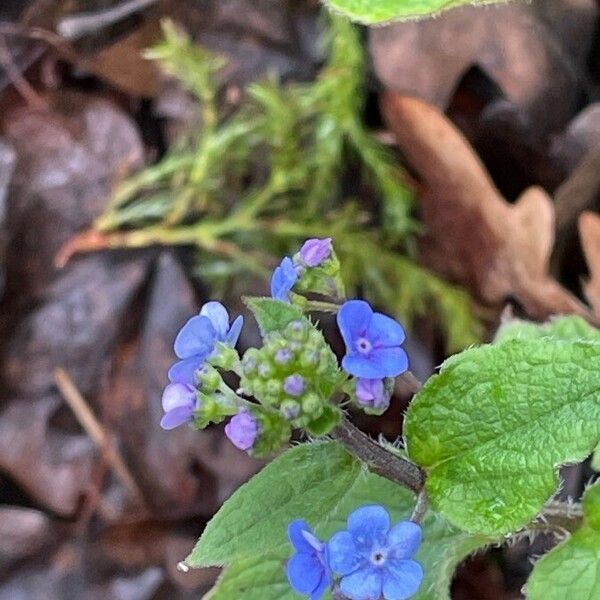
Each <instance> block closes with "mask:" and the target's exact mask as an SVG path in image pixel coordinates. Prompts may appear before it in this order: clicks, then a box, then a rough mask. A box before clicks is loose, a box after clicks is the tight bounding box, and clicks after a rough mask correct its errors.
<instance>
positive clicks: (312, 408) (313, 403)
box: [302, 393, 323, 417]
mask: <svg viewBox="0 0 600 600" xmlns="http://www.w3.org/2000/svg"><path fill="white" fill-rule="evenodd" d="M322 409H323V401H322V400H321V398H320V397H319V396H317V394H314V393H311V394H306V395H305V396H304V398H302V412H303V413H305V414H307V415H310V416H312V417H316V416H318V415H319V414H321V411H322Z"/></svg>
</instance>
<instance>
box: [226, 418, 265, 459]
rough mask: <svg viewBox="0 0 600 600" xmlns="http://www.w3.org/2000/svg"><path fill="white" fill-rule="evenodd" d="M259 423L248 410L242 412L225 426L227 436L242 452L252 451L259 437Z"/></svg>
mask: <svg viewBox="0 0 600 600" xmlns="http://www.w3.org/2000/svg"><path fill="white" fill-rule="evenodd" d="M258 429H259V428H258V423H257V421H256V419H255V418H254V417H253V416H252V415H251V414H250V413H249V412H248V411H246V410H241V411H240V412H239V413H238V414H237V415H235V416H234V417H232V418H231V420H230V421H229V423H227V425H225V435H226V436H227V437H228V438H229V441H230V442H231V443H232V444H233V445H234V446H235V447H236V448H239V449H240V450H245V451H248V450H251V449H252V446H254V442H255V441H256V438H257V437H258V434H259V430H258Z"/></svg>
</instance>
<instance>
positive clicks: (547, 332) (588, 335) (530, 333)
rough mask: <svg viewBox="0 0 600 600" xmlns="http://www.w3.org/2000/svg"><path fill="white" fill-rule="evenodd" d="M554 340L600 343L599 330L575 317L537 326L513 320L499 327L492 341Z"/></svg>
mask: <svg viewBox="0 0 600 600" xmlns="http://www.w3.org/2000/svg"><path fill="white" fill-rule="evenodd" d="M540 338H554V339H557V340H563V341H565V342H576V341H587V342H597V343H600V330H598V329H596V328H595V327H593V326H592V325H590V324H589V323H588V322H587V321H586V320H585V319H583V318H582V317H579V316H577V315H565V316H560V317H556V318H554V319H551V320H550V321H548V322H547V323H543V324H541V325H540V324H538V323H532V322H530V321H521V320H520V319H514V320H511V321H509V322H508V323H504V324H503V325H501V326H500V328H499V329H498V331H497V333H496V337H495V338H494V341H495V342H496V343H498V342H505V341H507V340H514V339H517V340H535V339H540Z"/></svg>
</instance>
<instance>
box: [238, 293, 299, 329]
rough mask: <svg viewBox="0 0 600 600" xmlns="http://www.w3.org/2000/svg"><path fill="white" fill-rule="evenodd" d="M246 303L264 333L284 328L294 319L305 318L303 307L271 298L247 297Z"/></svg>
mask: <svg viewBox="0 0 600 600" xmlns="http://www.w3.org/2000/svg"><path fill="white" fill-rule="evenodd" d="M244 303H245V304H246V306H247V307H248V308H249V309H250V310H251V311H252V313H253V314H254V318H255V319H256V322H257V323H258V327H259V328H260V331H261V333H262V334H263V335H264V334H265V333H269V332H271V331H279V330H281V329H284V328H285V326H286V325H288V324H289V323H291V322H292V321H295V320H296V319H302V318H303V312H302V309H301V308H298V307H297V306H293V305H292V304H285V303H284V302H279V301H277V300H272V299H271V298H251V297H246V298H244Z"/></svg>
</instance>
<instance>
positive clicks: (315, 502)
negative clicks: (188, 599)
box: [186, 442, 491, 600]
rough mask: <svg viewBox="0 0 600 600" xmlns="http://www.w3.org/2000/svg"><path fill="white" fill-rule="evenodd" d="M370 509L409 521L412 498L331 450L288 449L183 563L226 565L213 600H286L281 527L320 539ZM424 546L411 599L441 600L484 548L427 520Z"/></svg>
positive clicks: (231, 503) (327, 446)
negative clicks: (306, 530) (307, 530)
mask: <svg viewBox="0 0 600 600" xmlns="http://www.w3.org/2000/svg"><path fill="white" fill-rule="evenodd" d="M370 503H378V504H383V505H384V506H386V507H387V508H388V510H389V511H390V514H391V516H392V519H393V520H394V521H399V520H402V519H406V518H408V517H409V516H410V514H411V511H412V509H413V507H414V503H415V500H414V497H413V495H412V493H411V492H409V491H408V490H405V489H404V488H400V487H398V486H397V485H396V484H394V483H392V482H390V481H388V480H387V479H384V478H382V477H380V476H378V475H374V474H372V473H369V472H368V471H367V470H366V469H365V468H364V467H363V466H362V465H361V464H360V463H359V462H358V461H357V460H355V459H354V458H352V457H351V456H350V455H349V454H348V453H347V452H346V451H345V450H344V449H343V448H342V447H341V446H340V445H339V444H337V443H336V442H323V443H315V444H303V445H300V446H297V447H295V448H292V449H291V450H289V451H287V452H286V453H285V454H283V455H282V456H280V457H279V458H277V459H276V460H275V461H273V462H272V463H271V464H270V465H268V466H267V467H265V468H264V469H263V470H262V471H261V472H260V473H259V474H258V475H257V476H255V477H254V479H252V480H251V481H250V482H249V483H247V484H246V485H244V486H242V487H241V488H240V489H239V490H238V491H237V492H236V493H235V494H234V495H233V496H232V497H231V498H230V499H229V500H228V501H227V502H226V503H225V504H224V505H223V507H222V508H221V510H220V511H219V512H218V513H217V515H216V516H215V517H214V519H213V520H212V521H211V522H210V523H209V524H208V525H207V527H206V530H205V532H204V533H203V535H202V537H201V538H200V541H199V542H198V545H197V546H196V548H195V549H194V551H193V552H192V554H191V555H190V556H189V557H188V558H187V559H186V562H187V563H188V564H189V565H190V566H195V567H198V566H209V565H215V564H217V565H221V564H227V565H228V567H227V568H226V570H225V571H224V573H223V574H222V576H221V578H220V579H219V582H218V584H217V586H216V588H215V589H214V590H213V591H212V592H211V593H210V594H209V596H208V598H211V599H212V600H230V599H231V598H242V597H243V598H244V599H245V600H282V599H284V600H292V599H293V598H298V596H297V595H295V594H294V593H293V592H292V591H291V590H290V588H289V586H288V584H287V579H286V576H285V564H286V562H287V560H288V559H289V557H290V556H291V554H292V547H291V545H290V544H289V542H288V540H287V526H288V524H289V522H290V521H292V520H293V519H295V518H304V519H305V520H306V521H307V522H308V523H310V525H311V526H312V527H314V529H315V532H316V533H317V535H319V536H320V537H321V538H322V539H328V538H329V537H330V536H331V535H332V534H333V533H335V532H336V531H339V530H341V529H343V528H344V527H345V522H346V518H347V517H348V515H349V513H350V512H352V511H353V510H354V509H356V508H357V507H359V506H362V505H364V504H370ZM423 527H424V543H423V545H422V547H421V549H420V550H419V553H418V554H417V560H419V561H420V562H421V563H422V564H423V566H424V569H425V573H426V576H425V580H424V583H423V585H422V586H421V590H420V592H419V594H418V595H417V596H416V598H417V599H420V600H425V599H431V600H433V599H434V598H435V599H436V600H440V599H442V600H443V599H444V598H448V590H449V586H450V581H451V578H452V574H453V572H454V568H455V566H456V564H458V562H460V561H461V560H462V559H463V558H464V557H465V556H466V555H468V554H470V553H471V552H472V551H473V550H475V549H476V548H479V547H481V546H484V545H486V544H488V543H490V541H491V540H490V539H489V538H486V537H482V536H471V535H469V534H466V533H464V532H460V531H458V530H457V529H455V528H454V527H452V526H451V525H449V524H448V523H447V522H446V521H444V520H443V519H442V518H441V517H439V516H436V515H434V514H429V515H428V516H427V518H426V519H425V522H424V525H423Z"/></svg>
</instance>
